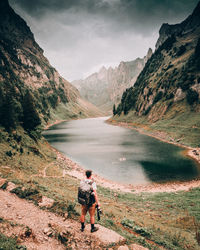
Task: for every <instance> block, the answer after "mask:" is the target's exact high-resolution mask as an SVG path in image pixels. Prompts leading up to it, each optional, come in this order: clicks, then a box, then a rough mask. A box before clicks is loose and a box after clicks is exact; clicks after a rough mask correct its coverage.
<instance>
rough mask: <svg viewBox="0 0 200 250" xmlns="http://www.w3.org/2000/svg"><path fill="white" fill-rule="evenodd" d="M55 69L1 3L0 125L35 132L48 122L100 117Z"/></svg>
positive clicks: (16, 17) (3, 0) (18, 19)
mask: <svg viewBox="0 0 200 250" xmlns="http://www.w3.org/2000/svg"><path fill="white" fill-rule="evenodd" d="M100 114H101V112H100V111H99V110H98V109H97V108H96V107H94V106H93V105H91V104H89V103H87V102H86V101H84V100H82V99H81V97H80V94H79V92H78V90H77V89H76V88H75V87H74V86H72V85H71V84H70V83H69V82H68V81H67V80H65V79H64V78H63V77H62V76H60V74H59V73H58V72H57V70H56V69H55V68H53V67H52V66H51V65H50V63H49V61H48V60H47V58H45V57H44V55H43V50H42V49H41V48H40V46H39V45H38V44H37V43H36V41H35V39H34V36H33V33H32V32H31V30H30V28H29V27H28V26H27V24H26V22H25V21H24V20H23V19H22V18H21V17H20V16H19V15H17V14H16V13H15V12H14V10H13V9H12V8H11V7H10V6H9V3H8V0H1V2H0V125H1V126H2V127H5V128H6V129H7V130H9V129H14V128H16V127H17V126H22V127H23V128H24V129H25V130H27V131H30V130H34V129H35V128H36V127H37V126H38V125H40V124H41V123H42V124H45V123H47V122H48V121H49V120H55V119H67V118H77V117H88V116H96V115H100Z"/></svg>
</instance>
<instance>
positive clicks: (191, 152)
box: [106, 119, 200, 167]
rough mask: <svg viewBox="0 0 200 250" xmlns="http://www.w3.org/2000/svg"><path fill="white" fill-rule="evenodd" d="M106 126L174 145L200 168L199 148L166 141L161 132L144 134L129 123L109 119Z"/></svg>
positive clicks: (141, 129)
mask: <svg viewBox="0 0 200 250" xmlns="http://www.w3.org/2000/svg"><path fill="white" fill-rule="evenodd" d="M106 122H107V123H108V124H111V125H114V126H120V127H123V128H128V129H132V130H136V131H137V132H139V133H140V134H144V135H147V136H151V137H153V138H155V139H157V140H160V141H162V142H165V143H169V144H173V145H176V146H178V147H181V148H184V149H185V150H184V151H183V154H184V155H185V156H187V157H189V158H192V159H193V160H194V161H195V162H196V163H197V164H198V165H199V167H200V148H192V147H189V146H186V145H183V144H180V143H178V142H175V141H169V140H167V139H166V138H165V137H164V135H163V134H162V133H161V132H156V131H155V132H153V133H152V134H150V133H148V132H145V131H144V129H143V128H139V127H138V128H137V127H133V126H132V125H131V123H126V122H118V121H116V120H112V119H109V120H107V121H106Z"/></svg>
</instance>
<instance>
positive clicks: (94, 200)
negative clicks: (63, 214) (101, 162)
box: [78, 170, 100, 233]
mask: <svg viewBox="0 0 200 250" xmlns="http://www.w3.org/2000/svg"><path fill="white" fill-rule="evenodd" d="M85 174H86V177H87V178H86V179H85V180H82V181H81V182H80V188H79V193H80V190H81V189H84V186H85V187H86V189H87V187H88V186H89V189H90V194H89V196H88V197H89V198H88V200H89V201H85V200H87V198H85V197H83V199H84V201H83V202H81V198H80V195H79V196H78V200H79V203H81V204H82V208H81V218H80V221H81V232H83V231H84V228H85V216H86V214H87V211H89V214H90V223H91V233H93V232H96V231H97V230H98V229H99V228H98V227H95V226H94V223H95V208H96V205H97V206H99V207H100V203H99V201H98V196H97V192H96V190H97V186H96V183H95V182H94V181H93V180H92V171H91V170H86V172H85Z"/></svg>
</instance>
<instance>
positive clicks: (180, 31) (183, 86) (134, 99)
mask: <svg viewBox="0 0 200 250" xmlns="http://www.w3.org/2000/svg"><path fill="white" fill-rule="evenodd" d="M199 13H200V3H199V4H198V5H197V7H196V8H195V10H194V12H193V13H192V15H190V16H189V17H188V18H187V19H186V20H185V21H183V22H182V23H180V24H176V25H169V24H164V25H162V27H161V29H160V32H159V33H160V37H159V39H158V41H157V45H156V46H157V49H156V51H155V53H154V54H153V55H152V57H151V58H150V60H149V61H148V62H147V63H146V65H145V67H144V69H143V71H142V72H141V73H140V75H139V77H138V79H137V81H136V83H135V85H134V86H133V87H131V88H129V89H128V90H126V91H125V92H124V93H123V96H122V99H121V103H120V104H119V106H118V107H117V111H116V113H115V114H117V115H119V116H121V117H122V116H124V115H125V116H124V118H123V119H124V120H125V121H126V120H129V121H136V120H137V119H140V120H143V123H149V124H151V125H152V126H155V127H156V125H155V124H157V128H159V129H161V130H162V129H163V130H169V126H171V127H175V129H174V130H173V132H175V131H176V128H179V129H180V127H181V126H182V128H183V127H184V129H185V130H184V131H183V129H180V130H181V131H182V132H181V133H182V134H179V133H177V135H178V136H179V137H180V138H179V139H180V140H183V141H184V134H188V133H189V130H188V129H190V128H194V130H195V129H196V130H197V131H191V132H190V134H191V137H192V136H193V135H192V133H194V137H196V139H194V143H195V145H198V143H197V142H198V140H199V134H200V133H199V128H200V119H199V118H198V117H199V112H200V101H199V97H200V15H199ZM131 117H132V118H131ZM162 120H163V123H162ZM156 122H157V123H156ZM158 124H159V126H158ZM165 126H166V127H165ZM177 130H178V129H177ZM180 130H179V131H180ZM196 134H197V136H196Z"/></svg>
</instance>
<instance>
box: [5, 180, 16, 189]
mask: <svg viewBox="0 0 200 250" xmlns="http://www.w3.org/2000/svg"><path fill="white" fill-rule="evenodd" d="M16 187H17V186H16V185H15V184H14V183H13V182H10V181H9V182H8V185H7V188H6V190H7V191H9V192H10V191H12V190H13V189H15V188H16Z"/></svg>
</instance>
